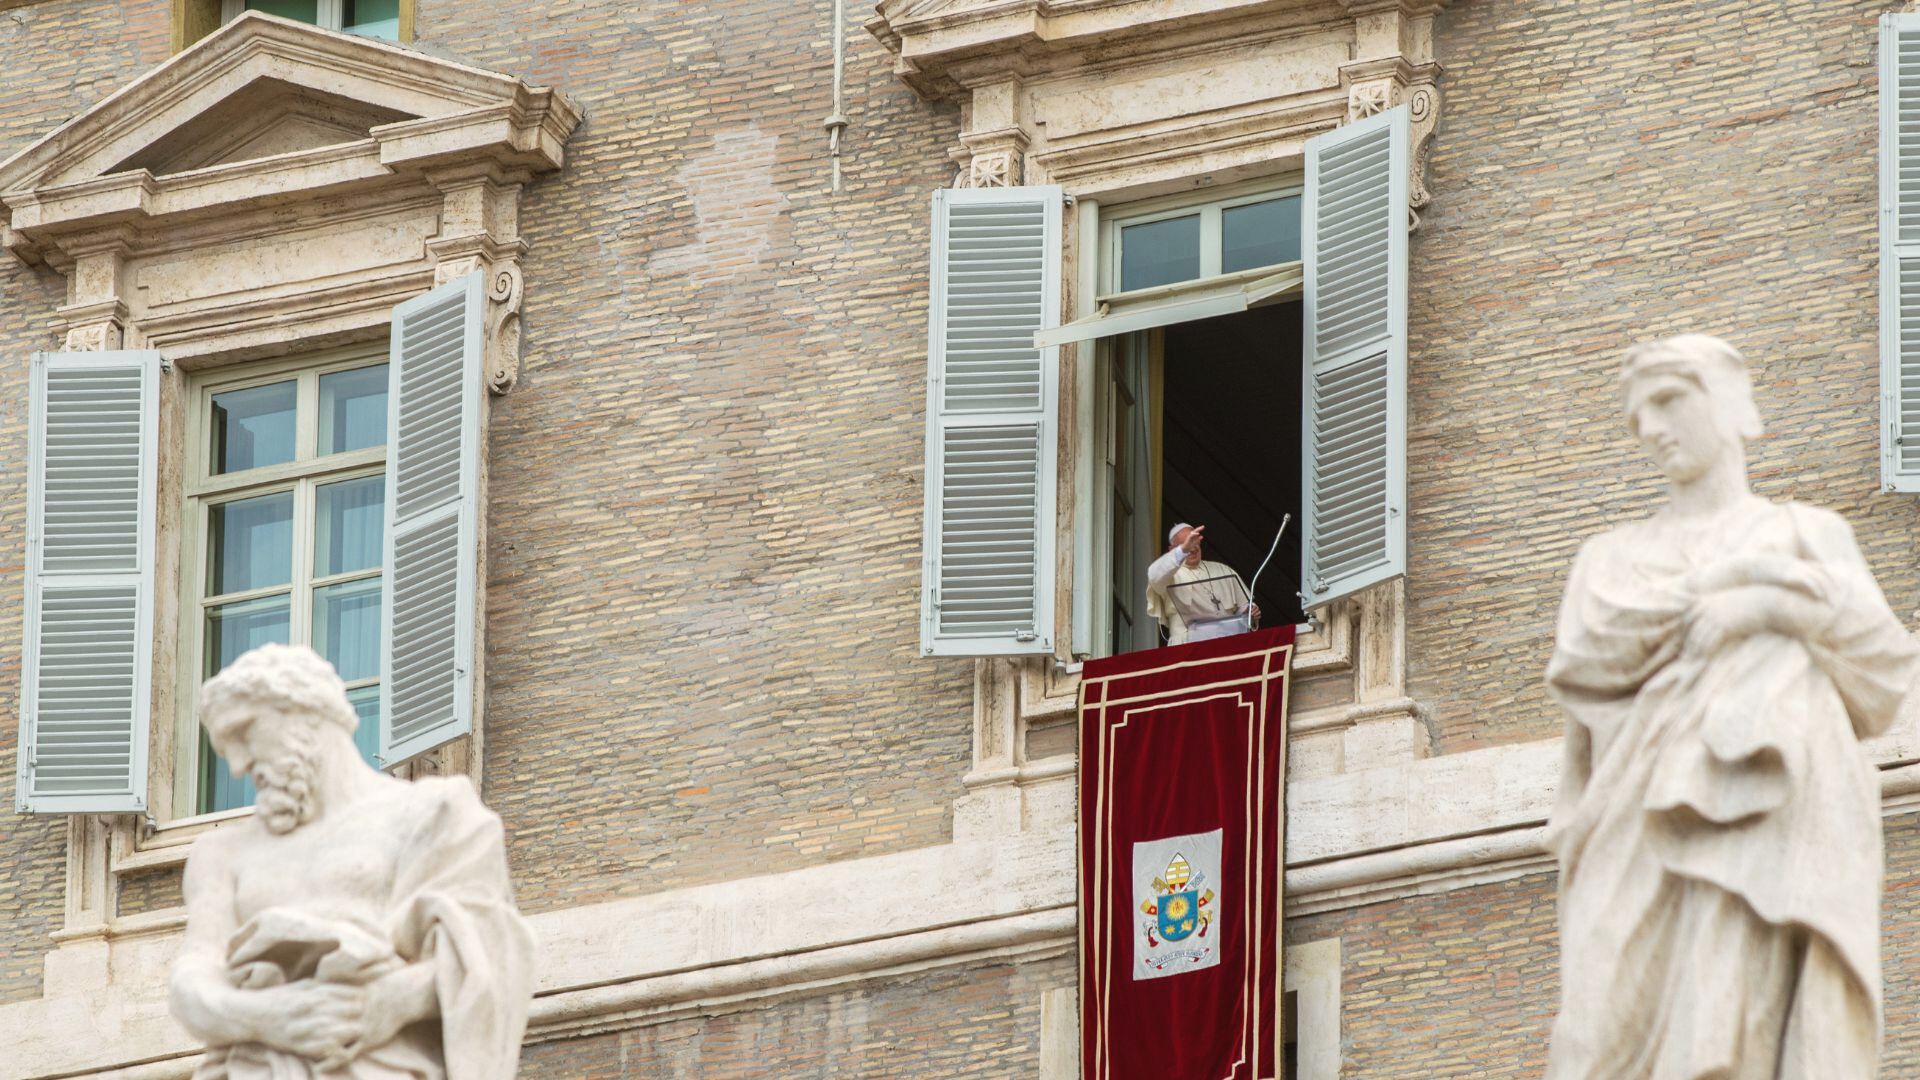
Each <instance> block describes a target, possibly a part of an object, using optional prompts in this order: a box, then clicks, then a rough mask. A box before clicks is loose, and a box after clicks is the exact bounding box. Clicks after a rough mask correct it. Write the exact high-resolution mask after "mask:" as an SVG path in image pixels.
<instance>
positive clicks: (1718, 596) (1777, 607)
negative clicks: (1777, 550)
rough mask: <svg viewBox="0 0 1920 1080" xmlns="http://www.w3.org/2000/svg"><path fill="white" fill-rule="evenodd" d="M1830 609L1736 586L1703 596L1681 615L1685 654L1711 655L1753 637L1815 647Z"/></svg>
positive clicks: (1776, 590)
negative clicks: (1784, 639)
mask: <svg viewBox="0 0 1920 1080" xmlns="http://www.w3.org/2000/svg"><path fill="white" fill-rule="evenodd" d="M1834 614H1835V613H1834V609H1833V606H1832V605H1831V604H1829V603H1827V602H1826V601H1824V600H1816V599H1814V598H1813V597H1812V596H1809V595H1807V594H1806V593H1803V592H1800V591H1799V590H1797V589H1789V588H1786V587H1784V586H1780V585H1740V586H1735V587H1732V588H1727V589H1722V590H1720V591H1719V592H1712V593H1708V594H1707V595H1705V596H1702V597H1701V598H1700V599H1699V600H1697V601H1695V602H1694V605H1693V610H1692V611H1691V612H1689V613H1688V615H1687V651H1688V652H1690V653H1703V652H1705V653H1711V652H1714V651H1716V650H1718V649H1719V648H1720V647H1721V646H1722V645H1725V644H1727V643H1728V642H1731V641H1736V640H1739V639H1741V638H1746V637H1752V636H1753V635H1755V634H1768V633H1770V634H1783V635H1786V636H1787V637H1792V638H1799V639H1801V640H1804V641H1809V642H1812V641H1816V640H1817V639H1818V638H1819V637H1820V636H1821V635H1822V634H1824V633H1825V631H1826V628H1827V627H1828V626H1830V625H1831V624H1832V622H1833V619H1834Z"/></svg>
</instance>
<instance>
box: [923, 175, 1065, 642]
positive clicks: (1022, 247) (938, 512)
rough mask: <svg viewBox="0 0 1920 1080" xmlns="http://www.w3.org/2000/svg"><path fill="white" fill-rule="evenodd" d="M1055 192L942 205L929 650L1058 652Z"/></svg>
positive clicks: (936, 270) (1022, 190)
mask: <svg viewBox="0 0 1920 1080" xmlns="http://www.w3.org/2000/svg"><path fill="white" fill-rule="evenodd" d="M1061 200H1062V193H1061V190H1060V188H1058V187H1054V186H1039V187H1014V188H971V189H954V190H941V191H937V192H935V193H934V196H933V262H932V269H931V274H930V277H931V284H932V296H931V301H930V304H929V320H928V321H929V332H928V338H929V341H928V361H927V490H926V536H925V543H924V546H923V548H922V554H921V581H922V585H921V632H920V644H921V649H922V651H923V652H925V653H928V654H930V655H942V656H1009V655H1014V654H1018V653H1046V652H1052V651H1053V533H1054V522H1053V513H1054V485H1055V477H1054V468H1055V449H1054V442H1055V424H1056V422H1057V420H1056V412H1057V408H1058V395H1059V388H1058V385H1057V384H1058V382H1059V374H1058V368H1059V349H1058V347H1057V346H1053V347H1047V348H1036V347H1035V346H1034V343H1033V335H1034V334H1035V333H1036V332H1038V331H1040V330H1045V329H1049V328H1051V327H1052V326H1053V325H1054V324H1055V323H1057V322H1058V321H1059V314H1060V207H1061Z"/></svg>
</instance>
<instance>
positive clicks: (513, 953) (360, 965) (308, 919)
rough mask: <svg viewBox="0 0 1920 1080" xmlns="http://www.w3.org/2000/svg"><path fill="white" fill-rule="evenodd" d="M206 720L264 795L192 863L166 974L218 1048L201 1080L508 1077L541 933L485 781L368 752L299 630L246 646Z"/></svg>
mask: <svg viewBox="0 0 1920 1080" xmlns="http://www.w3.org/2000/svg"><path fill="white" fill-rule="evenodd" d="M200 718H201V722H202V723H203V724H204V725H205V726H206V729H207V734H208V736H209V737H210V739H211V740H212V742H213V746H214V749H216V750H218V751H219V752H220V754H221V756H223V757H224V758H226V760H227V763H228V765H229V766H230V767H231V768H232V770H233V772H234V774H235V775H236V776H239V775H247V776H251V777H252V778H253V781H254V784H255V786H256V787H257V788H258V790H259V797H258V800H257V802H256V804H255V811H254V814H253V816H252V818H251V819H249V820H247V821H244V822H238V823H235V824H232V825H229V826H227V827H224V828H220V829H216V830H214V831H212V832H210V833H208V834H206V835H205V836H203V837H201V838H200V839H199V840H198V841H197V842H195V844H194V846H193V852H192V854H191V856H190V857H189V858H188V860H187V873H186V886H185V892H186V904H187V932H186V940H185V943H184V945H183V946H182V949H181V953H180V958H179V960H178V961H177V962H176V963H175V964H174V968H173V978H172V985H171V989H172V1004H173V1014H174V1016H175V1017H176V1018H177V1019H178V1020H179V1021H180V1023H181V1024H182V1025H183V1026H184V1027H185V1028H186V1029H187V1030H188V1031H189V1032H190V1033H192V1034H193V1035H194V1036H195V1037H196V1038H199V1039H202V1040H204V1041H205V1042H206V1044H207V1047H208V1054H207V1058H206V1061H205V1063H204V1064H203V1065H201V1066H200V1069H199V1071H198V1072H196V1073H195V1074H194V1078H195V1080H510V1078H511V1077H512V1076H513V1075H514V1072H515V1070H516V1069H517V1067H518V1062H519V1057H520V1040H521V1036H522V1034H523V1033H524V1032H525V1030H526V1021H527V1007H528V1004H529V1002H530V1000H531V998H532V995H533V973H532V960H533V937H532V934H531V933H530V932H529V931H528V929H527V925H526V923H525V922H524V921H523V920H522V919H521V917H520V914H519V912H518V911H517V910H516V909H515V908H514V903H513V890H512V887H511V886H510V885H509V883H508V881H507V860H506V849H505V846H504V844H503V841H502V835H501V828H500V819H499V818H498V817H497V816H495V815H494V814H493V812H492V811H490V810H488V809H487V808H486V807H484V806H482V805H481V804H480V800H479V798H478V797H476V796H475V794H474V791H473V785H472V784H471V783H469V782H468V780H467V779H466V778H465V777H451V778H445V779H428V780H421V781H418V782H415V783H407V782H405V781H401V780H396V779H394V778H393V777H390V776H387V775H385V774H384V773H380V772H378V771H376V770H374V769H372V768H371V767H369V766H368V765H367V764H366V762H365V761H363V760H362V759H361V757H360V753H359V751H358V750H357V749H356V748H355V747H354V744H353V729H354V726H355V714H354V711H353V709H352V707H351V706H350V705H349V704H348V703H347V696H346V689H345V687H344V686H343V685H342V684H341V682H340V678H339V676H338V675H336V674H335V673H334V670H333V668H332V667H331V666H330V665H329V664H327V662H326V661H325V660H322V659H321V658H320V656H319V655H318V654H317V653H315V652H314V651H313V650H311V649H308V648H305V647H303V646H285V645H267V646H263V647H261V648H258V649H255V650H253V651H252V652H249V653H247V654H246V655H244V656H242V657H240V659H238V660H236V661H234V662H233V664H232V665H231V666H229V667H228V668H227V669H226V670H225V671H222V672H221V673H220V674H218V675H216V676H214V677H213V678H212V679H209V680H208V681H207V683H206V685H205V687H203V688H202V690H201V693H200Z"/></svg>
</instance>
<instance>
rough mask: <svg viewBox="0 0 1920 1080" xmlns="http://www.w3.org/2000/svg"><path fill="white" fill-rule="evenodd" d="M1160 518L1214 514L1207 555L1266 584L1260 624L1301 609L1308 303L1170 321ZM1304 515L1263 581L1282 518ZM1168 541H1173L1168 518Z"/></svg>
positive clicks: (1204, 519) (1203, 520)
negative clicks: (1303, 318)
mask: <svg viewBox="0 0 1920 1080" xmlns="http://www.w3.org/2000/svg"><path fill="white" fill-rule="evenodd" d="M1163 363H1164V365H1165V367H1164V374H1163V377H1162V380H1161V385H1162V387H1163V388H1164V389H1163V397H1164V405H1163V415H1162V421H1161V424H1162V431H1163V432H1164V450H1163V455H1162V462H1161V469H1162V481H1161V489H1160V490H1161V495H1160V520H1161V521H1162V522H1164V523H1165V525H1166V526H1167V527H1171V526H1172V525H1174V524H1175V523H1177V522H1182V521H1186V522H1192V523H1193V524H1196V525H1205V526H1206V527H1207V528H1206V545H1205V557H1206V558H1208V559H1211V560H1213V561H1215V562H1223V563H1226V564H1227V565H1228V566H1231V567H1233V568H1234V569H1235V570H1236V571H1238V572H1239V574H1240V577H1241V580H1243V581H1245V582H1246V583H1247V584H1248V585H1250V586H1255V588H1256V594H1255V596H1254V603H1256V604H1258V605H1259V606H1260V625H1262V626H1277V625H1280V624H1281V623H1298V622H1301V621H1303V620H1304V618H1305V616H1304V614H1303V613H1302V612H1301V610H1300V597H1299V592H1300V531H1299V530H1300V305H1299V304H1298V303H1290V304H1274V305H1272V306H1269V307H1261V308H1255V309H1253V310H1251V311H1247V312H1243V313H1241V314H1238V315H1222V316H1220V317H1218V318H1213V319H1203V320H1200V321H1198V322H1190V323H1180V324H1178V325H1175V326H1169V327H1167V329H1166V338H1165V343H1164V346H1163ZM1288 514H1291V515H1293V520H1292V522H1291V523H1290V524H1288V526H1287V531H1286V534H1285V535H1284V536H1282V537H1281V539H1280V547H1279V549H1278V550H1277V551H1274V553H1273V561H1272V562H1270V563H1268V564H1267V569H1266V573H1264V574H1262V575H1261V576H1260V580H1259V582H1258V584H1257V586H1256V585H1255V582H1254V580H1253V576H1254V572H1255V571H1257V570H1259V568H1260V563H1261V561H1262V560H1263V559H1265V558H1266V555H1267V551H1268V550H1269V548H1271V547H1272V544H1273V535H1274V533H1275V531H1276V530H1278V529H1279V528H1280V522H1281V519H1282V518H1283V517H1284V516H1285V515H1288ZM1159 539H1160V541H1161V547H1160V550H1162V551H1164V550H1166V547H1165V540H1166V530H1165V528H1163V529H1162V530H1161V535H1160V537H1159Z"/></svg>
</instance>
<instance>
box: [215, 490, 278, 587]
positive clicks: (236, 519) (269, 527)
mask: <svg viewBox="0 0 1920 1080" xmlns="http://www.w3.org/2000/svg"><path fill="white" fill-rule="evenodd" d="M207 548H208V550H207V594H208V595H209V596H223V595H225V594H227V593H230V592H240V591H242V590H245V589H265V588H268V587H270V586H273V585H285V584H286V583H287V582H289V581H292V580H293V492H291V491H282V492H280V493H278V494H275V495H258V496H255V497H254V498H251V499H235V500H234V501H233V502H228V503H218V504H216V505H214V506H212V507H209V508H208V522H207Z"/></svg>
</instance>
